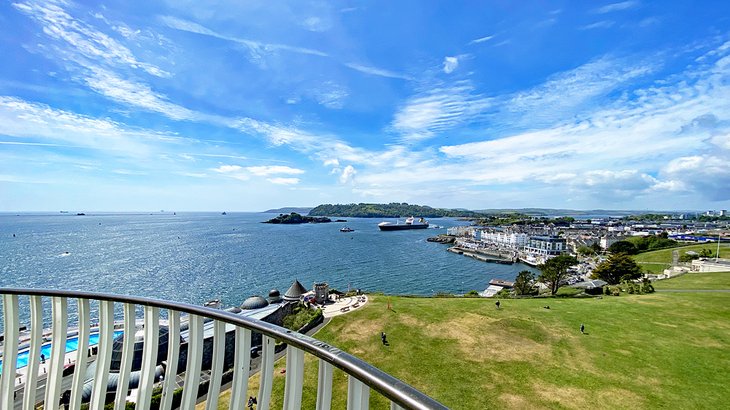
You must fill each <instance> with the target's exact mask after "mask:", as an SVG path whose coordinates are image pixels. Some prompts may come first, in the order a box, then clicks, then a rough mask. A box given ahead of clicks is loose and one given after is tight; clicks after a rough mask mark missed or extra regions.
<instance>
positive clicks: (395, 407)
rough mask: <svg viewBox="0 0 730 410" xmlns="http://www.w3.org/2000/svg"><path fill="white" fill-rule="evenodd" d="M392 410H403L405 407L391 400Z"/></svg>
mask: <svg viewBox="0 0 730 410" xmlns="http://www.w3.org/2000/svg"><path fill="white" fill-rule="evenodd" d="M390 410H403V407H401V406H399V405H397V404H396V403H395V402H394V401H391V402H390Z"/></svg>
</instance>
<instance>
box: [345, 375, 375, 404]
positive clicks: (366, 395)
mask: <svg viewBox="0 0 730 410" xmlns="http://www.w3.org/2000/svg"><path fill="white" fill-rule="evenodd" d="M369 407H370V388H369V387H368V386H367V385H365V383H363V382H361V381H360V380H358V379H356V378H354V377H352V376H348V377H347V410H367V409H368V408H369Z"/></svg>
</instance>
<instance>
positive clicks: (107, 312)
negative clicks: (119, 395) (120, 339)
mask: <svg viewBox="0 0 730 410" xmlns="http://www.w3.org/2000/svg"><path fill="white" fill-rule="evenodd" d="M113 341H114V302H109V301H106V300H102V301H100V302H99V350H98V353H97V356H96V373H95V374H94V385H93V387H92V390H91V402H90V404H89V408H90V409H102V408H104V402H105V400H106V388H107V382H108V381H109V365H110V364H111V360H112V342H113Z"/></svg>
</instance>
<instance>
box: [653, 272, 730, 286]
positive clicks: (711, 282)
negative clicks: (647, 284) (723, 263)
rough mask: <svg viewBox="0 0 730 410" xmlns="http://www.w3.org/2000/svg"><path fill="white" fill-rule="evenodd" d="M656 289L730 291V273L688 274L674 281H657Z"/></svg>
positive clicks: (655, 283)
mask: <svg viewBox="0 0 730 410" xmlns="http://www.w3.org/2000/svg"><path fill="white" fill-rule="evenodd" d="M652 285H653V286H654V288H655V289H701V290H709V289H730V272H701V273H686V274H684V275H682V276H678V277H676V278H672V279H665V280H657V281H654V282H653V283H652Z"/></svg>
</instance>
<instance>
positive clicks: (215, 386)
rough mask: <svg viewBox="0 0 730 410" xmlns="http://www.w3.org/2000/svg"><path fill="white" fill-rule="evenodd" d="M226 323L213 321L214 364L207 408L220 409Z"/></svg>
mask: <svg viewBox="0 0 730 410" xmlns="http://www.w3.org/2000/svg"><path fill="white" fill-rule="evenodd" d="M225 342H226V324H225V323H223V322H221V321H219V320H214V321H213V366H212V367H211V369H210V382H209V383H208V397H207V399H206V403H205V409H206V410H217V409H218V395H219V394H220V392H221V376H222V375H223V359H224V353H225V347H226V343H225Z"/></svg>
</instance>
